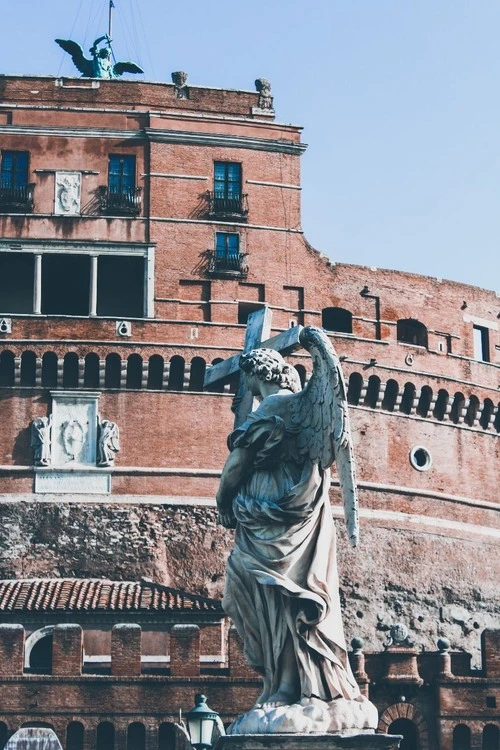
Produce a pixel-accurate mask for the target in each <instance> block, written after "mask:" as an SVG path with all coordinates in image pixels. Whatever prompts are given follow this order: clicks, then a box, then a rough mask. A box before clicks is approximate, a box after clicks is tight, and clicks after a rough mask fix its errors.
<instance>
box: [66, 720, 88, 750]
mask: <svg viewBox="0 0 500 750" xmlns="http://www.w3.org/2000/svg"><path fill="white" fill-rule="evenodd" d="M83 736H84V729H83V724H81V723H80V722H79V721H72V722H70V723H69V724H68V727H67V729H66V750H83Z"/></svg>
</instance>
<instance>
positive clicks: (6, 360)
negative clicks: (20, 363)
mask: <svg viewBox="0 0 500 750" xmlns="http://www.w3.org/2000/svg"><path fill="white" fill-rule="evenodd" d="M11 385H14V355H13V353H12V352H10V351H8V350H7V351H3V352H1V353H0V387H2V386H3V387H5V386H11Z"/></svg>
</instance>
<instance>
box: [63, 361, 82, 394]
mask: <svg viewBox="0 0 500 750" xmlns="http://www.w3.org/2000/svg"><path fill="white" fill-rule="evenodd" d="M63 388H78V355H77V354H75V352H69V353H68V354H65V356H64V362H63Z"/></svg>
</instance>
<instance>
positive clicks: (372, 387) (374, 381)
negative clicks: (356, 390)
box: [365, 375, 380, 409]
mask: <svg viewBox="0 0 500 750" xmlns="http://www.w3.org/2000/svg"><path fill="white" fill-rule="evenodd" d="M379 393H380V378H379V377H378V376H377V375H370V377H369V378H368V388H367V389H366V396H365V406H371V407H372V409H374V408H375V407H376V406H377V401H378V397H379Z"/></svg>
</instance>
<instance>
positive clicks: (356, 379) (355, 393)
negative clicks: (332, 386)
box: [347, 372, 363, 406]
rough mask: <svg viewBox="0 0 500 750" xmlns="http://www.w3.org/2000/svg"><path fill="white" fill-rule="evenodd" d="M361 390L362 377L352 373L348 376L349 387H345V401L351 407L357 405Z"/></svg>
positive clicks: (357, 373)
mask: <svg viewBox="0 0 500 750" xmlns="http://www.w3.org/2000/svg"><path fill="white" fill-rule="evenodd" d="M362 388H363V376H362V375H360V374H359V372H353V373H351V374H350V375H349V385H348V386H347V401H348V403H349V404H352V406H357V405H358V404H359V399H360V398H361V390H362Z"/></svg>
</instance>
